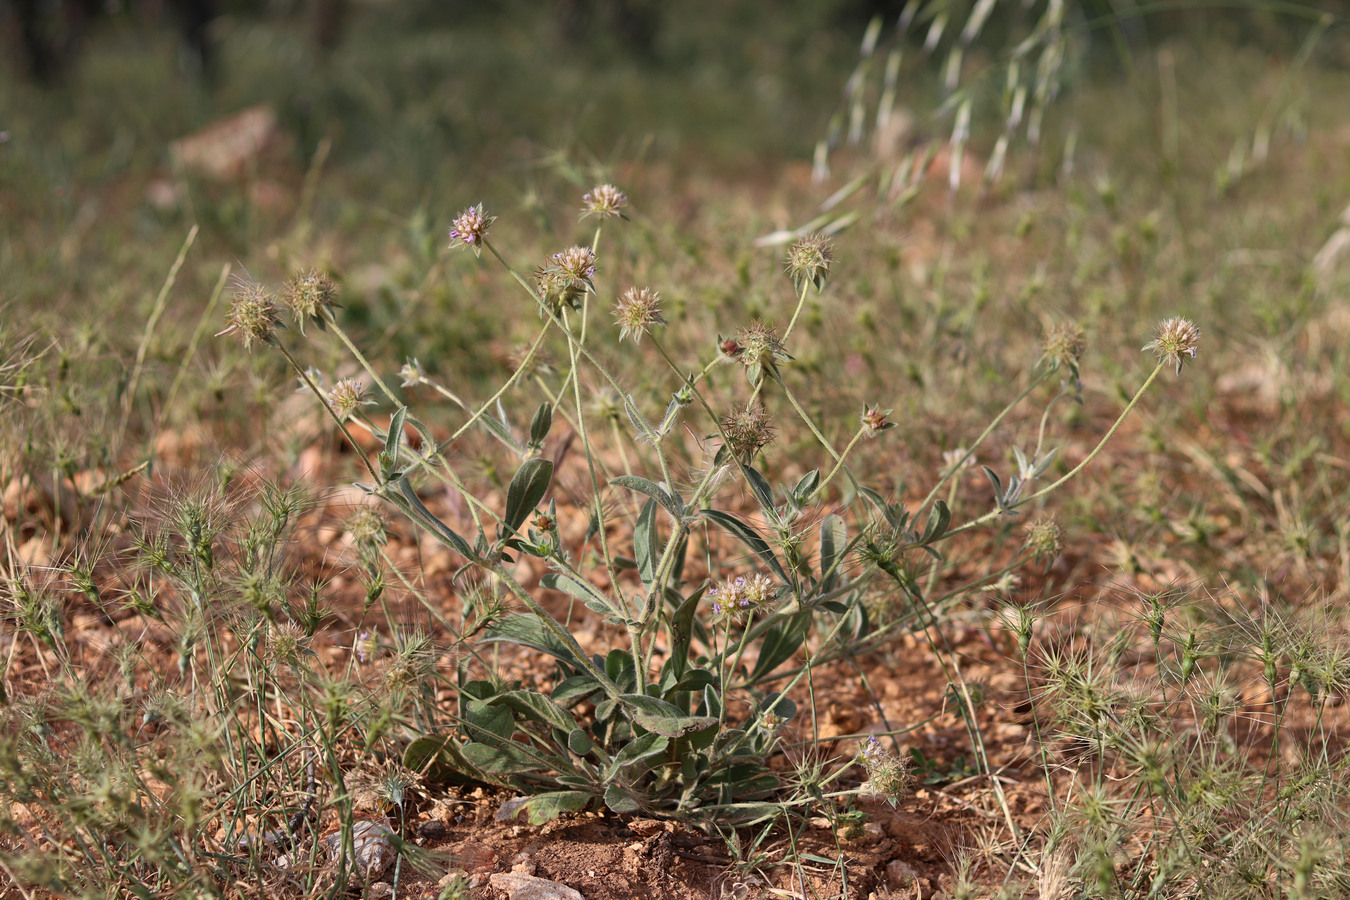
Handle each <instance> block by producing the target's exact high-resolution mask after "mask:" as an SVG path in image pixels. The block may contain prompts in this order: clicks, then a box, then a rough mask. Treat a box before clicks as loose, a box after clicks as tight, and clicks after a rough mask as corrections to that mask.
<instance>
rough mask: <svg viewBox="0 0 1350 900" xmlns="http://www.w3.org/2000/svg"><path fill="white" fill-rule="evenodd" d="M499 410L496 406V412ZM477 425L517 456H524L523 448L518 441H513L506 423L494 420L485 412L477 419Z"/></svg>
mask: <svg viewBox="0 0 1350 900" xmlns="http://www.w3.org/2000/svg"><path fill="white" fill-rule="evenodd" d="M500 409H501V406H500V404H498V410H499V411H500ZM503 416H504V414H503ZM478 424H479V425H481V426H482V427H483V429H484V430H486V431H487V433H488V434H490V435H492V436H493V437H495V438H496V439H497V440H499V441H501V442H502V443H503V444H505V445H506V446H508V447H510V448H511V449H512V450H514V451H515V452H516V453H517V454H518V455H520V456H524V455H525V448H524V447H522V446H521V445H520V441H518V440H516V439H515V437H514V436H513V435H512V434H511V429H510V428H508V427H507V425H506V423H505V422H504V421H502V420H501V419H498V418H496V417H495V416H493V415H492V414H491V413H487V412H485V413H483V415H481V416H479V417H478Z"/></svg>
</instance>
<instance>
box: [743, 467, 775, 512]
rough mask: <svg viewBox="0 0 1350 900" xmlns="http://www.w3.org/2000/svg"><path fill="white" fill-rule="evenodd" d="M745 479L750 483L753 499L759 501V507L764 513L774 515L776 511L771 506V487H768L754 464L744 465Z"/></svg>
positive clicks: (767, 483)
mask: <svg viewBox="0 0 1350 900" xmlns="http://www.w3.org/2000/svg"><path fill="white" fill-rule="evenodd" d="M745 480H746V481H747V482H748V483H749V484H750V490H751V491H752V492H754V495H755V499H756V500H758V501H759V508H760V509H762V510H764V512H765V514H766V515H768V516H770V517H774V516H775V515H776V513H775V512H774V508H773V488H771V487H769V482H768V480H767V479H766V478H765V477H764V476H763V475H761V474H759V471H758V470H757V469H755V467H754V466H746V467H745Z"/></svg>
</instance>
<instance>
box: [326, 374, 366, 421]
mask: <svg viewBox="0 0 1350 900" xmlns="http://www.w3.org/2000/svg"><path fill="white" fill-rule="evenodd" d="M370 402H371V401H369V400H367V399H366V389H365V387H364V386H363V385H362V384H361V382H359V381H357V380H356V379H355V378H343V379H340V380H339V381H338V383H337V384H335V385H333V387H332V389H331V390H330V391H329V392H328V405H329V406H331V407H332V408H333V412H334V413H336V414H337V417H338V418H339V419H341V420H342V421H344V422H345V421H347V420H348V419H350V418H351V417H352V414H353V413H355V412H356V411H357V410H358V409H359V408H361V407H362V406H365V405H366V404H368V403H370Z"/></svg>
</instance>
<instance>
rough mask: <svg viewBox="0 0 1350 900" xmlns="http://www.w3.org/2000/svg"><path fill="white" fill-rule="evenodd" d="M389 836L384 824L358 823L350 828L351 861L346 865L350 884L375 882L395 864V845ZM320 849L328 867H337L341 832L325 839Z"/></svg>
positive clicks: (364, 820) (340, 848)
mask: <svg viewBox="0 0 1350 900" xmlns="http://www.w3.org/2000/svg"><path fill="white" fill-rule="evenodd" d="M391 833H392V832H391V831H390V829H389V824H388V822H387V821H380V822H373V821H371V820H369V819H361V820H358V821H357V822H356V823H354V824H353V825H352V857H351V858H350V859H349V860H348V861H347V868H348V869H349V870H351V873H352V875H351V878H350V879H349V880H348V883H349V884H351V885H358V884H360V883H361V882H363V881H374V880H375V879H377V878H379V877H380V876H381V875H383V874H384V872H385V870H386V869H388V868H389V865H390V863H392V862H393V861H394V845H393V844H392V843H390V842H389V837H388V835H390V834H391ZM323 845H324V848H325V849H327V851H328V860H329V865H333V866H335V865H337V863H338V860H339V858H340V857H341V855H342V832H341V831H335V832H333V833H332V834H330V835H329V836H328V837H326V838H324V841H323Z"/></svg>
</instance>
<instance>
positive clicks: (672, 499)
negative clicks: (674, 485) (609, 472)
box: [609, 475, 684, 522]
mask: <svg viewBox="0 0 1350 900" xmlns="http://www.w3.org/2000/svg"><path fill="white" fill-rule="evenodd" d="M609 483H610V484H612V485H618V486H619V487H622V488H628V489H629V490H630V491H637V492H638V493H639V494H646V495H647V496H648V497H651V498H652V499H653V500H655V501H656V502H657V503H660V504H661V507H662V508H663V509H665V511H666V512H668V513H670V515H671V517H672V518H674V519H675V521H677V522H678V521H679V520H680V519H681V517H683V516H684V501H683V500H681V499H680V496H679V495H678V494H672V493H669V492H667V491H666V489H665V488H663V487H661V485H659V484H657V483H656V482H655V481H651V480H649V479H646V478H643V477H641V476H640V475H619V476H618V477H616V478H611V479H610V480H609Z"/></svg>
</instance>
